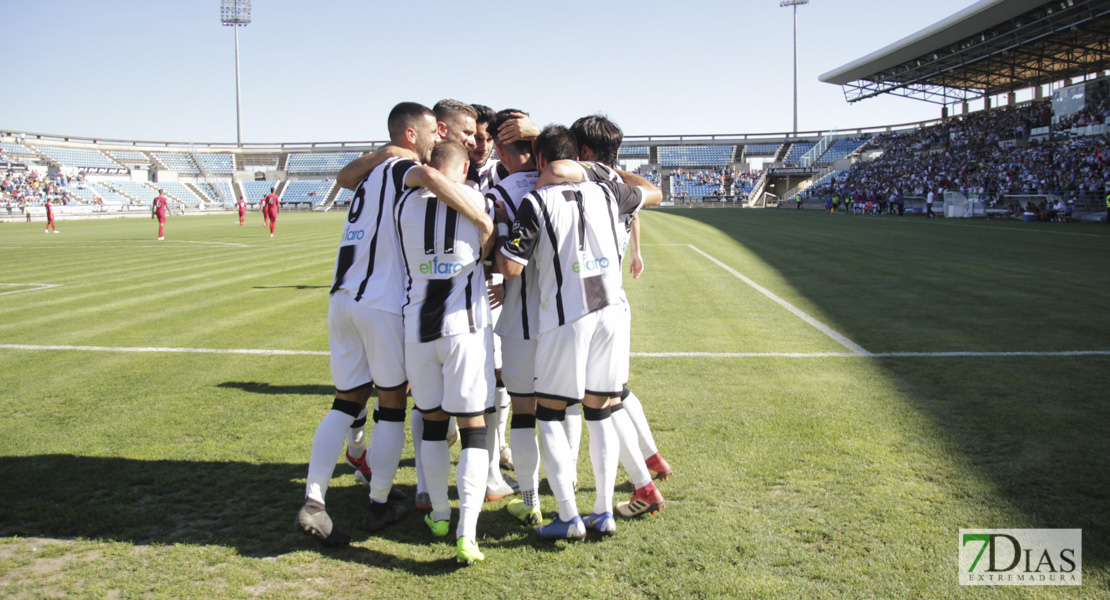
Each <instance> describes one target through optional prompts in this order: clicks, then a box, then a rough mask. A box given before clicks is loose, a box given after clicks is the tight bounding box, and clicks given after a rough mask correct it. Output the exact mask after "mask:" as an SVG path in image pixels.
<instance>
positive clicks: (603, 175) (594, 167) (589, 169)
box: [578, 160, 632, 260]
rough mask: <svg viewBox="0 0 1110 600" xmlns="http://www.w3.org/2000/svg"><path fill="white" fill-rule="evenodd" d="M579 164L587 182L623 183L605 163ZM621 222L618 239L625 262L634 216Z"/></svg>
mask: <svg viewBox="0 0 1110 600" xmlns="http://www.w3.org/2000/svg"><path fill="white" fill-rule="evenodd" d="M578 164H579V165H581V166H582V170H583V171H585V173H586V180H587V181H622V180H621V176H620V174H619V173H617V171H616V169H614V168H613V167H610V166H609V165H607V164H605V163H601V162H591V161H586V160H582V161H578ZM621 221H622V223H623V225H624V226H623V227H621V228H619V229H617V239H618V241H619V247H620V256H621V260H624V255H625V253H626V252H627V251H628V242H629V241H630V240H631V239H632V215H627V216H625V217H623V218H622V219H621Z"/></svg>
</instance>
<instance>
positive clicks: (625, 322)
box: [613, 304, 632, 387]
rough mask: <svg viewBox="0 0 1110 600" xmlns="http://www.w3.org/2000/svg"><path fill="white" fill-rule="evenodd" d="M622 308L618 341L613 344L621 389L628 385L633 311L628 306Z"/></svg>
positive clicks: (614, 366) (617, 334)
mask: <svg viewBox="0 0 1110 600" xmlns="http://www.w3.org/2000/svg"><path fill="white" fill-rule="evenodd" d="M619 306H620V307H621V315H620V318H619V319H617V321H618V322H619V324H618V326H617V332H616V341H614V342H613V368H615V369H616V370H617V379H618V381H620V382H621V387H624V385H625V384H627V383H628V370H629V367H628V360H629V358H628V357H629V355H630V354H631V352H632V311H631V310H630V309H629V306H628V305H627V304H621V305H619Z"/></svg>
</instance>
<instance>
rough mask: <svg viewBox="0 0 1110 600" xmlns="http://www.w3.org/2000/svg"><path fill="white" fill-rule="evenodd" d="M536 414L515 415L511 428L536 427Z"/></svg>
mask: <svg viewBox="0 0 1110 600" xmlns="http://www.w3.org/2000/svg"><path fill="white" fill-rule="evenodd" d="M535 428H536V415H515V414H514V415H513V418H512V423H510V426H509V429H535Z"/></svg>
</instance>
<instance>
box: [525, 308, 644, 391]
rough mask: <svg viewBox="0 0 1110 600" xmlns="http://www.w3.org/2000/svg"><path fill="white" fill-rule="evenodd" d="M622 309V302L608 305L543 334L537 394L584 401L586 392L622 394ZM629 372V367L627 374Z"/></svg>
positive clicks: (538, 354) (538, 351) (539, 346)
mask: <svg viewBox="0 0 1110 600" xmlns="http://www.w3.org/2000/svg"><path fill="white" fill-rule="evenodd" d="M623 310H624V309H623V308H622V307H621V306H620V305H610V306H606V307H605V308H602V309H600V310H596V311H594V312H592V313H590V314H588V315H586V316H584V317H582V318H580V319H578V320H576V321H572V322H570V323H567V324H565V325H560V326H559V327H556V328H555V329H552V330H551V331H548V332H547V333H541V334H540V337H539V339H538V340H537V344H536V396H537V397H539V398H549V399H552V400H563V401H565V402H581V401H582V399H583V398H585V395H586V394H591V395H594V396H603V397H610V398H612V397H617V396H620V395H621V390H622V388H623V387H624V386H623V384H624V381H622V380H621V371H620V369H619V368H618V367H617V365H616V364H615V363H614V360H615V359H617V358H618V356H617V355H618V353H617V352H615V350H616V344H618V343H619V342H620V334H619V333H618V330H619V329H620V328H621V321H622V319H624V318H625V317H624V316H622V315H621V314H620V313H621V312H622V311H623ZM625 355H627V352H626V353H625ZM627 371H628V369H627V367H626V368H625V373H624V374H625V375H627Z"/></svg>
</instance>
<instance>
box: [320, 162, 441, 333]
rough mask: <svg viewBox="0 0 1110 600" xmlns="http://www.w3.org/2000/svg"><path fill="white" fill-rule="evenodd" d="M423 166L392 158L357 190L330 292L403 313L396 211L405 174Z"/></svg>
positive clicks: (402, 273) (372, 173)
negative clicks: (345, 294)
mask: <svg viewBox="0 0 1110 600" xmlns="http://www.w3.org/2000/svg"><path fill="white" fill-rule="evenodd" d="M418 165H419V163H417V162H416V161H412V160H407V159H401V158H390V159H388V160H386V161H385V162H383V163H382V164H380V165H378V166H377V167H376V168H375V169H374V170H373V171H371V172H370V174H369V175H367V176H366V179H364V180H362V183H360V184H359V185H358V188H356V189H355V195H354V197H353V198H352V199H351V206H350V208H348V209H347V223H346V224H345V226H344V227H343V237H342V238H341V239H340V241H339V253H338V254H337V255H336V258H335V280H334V282H333V283H332V287H331V293H333V294H334V293H336V292H338V291H344V292H347V293H349V294H352V295H354V297H355V300H356V301H357V302H359V303H361V304H364V305H365V306H368V307H370V308H373V309H376V310H381V311H385V312H389V313H393V314H396V315H400V314H401V304H402V302H403V301H404V282H405V267H404V264H403V263H402V262H401V250H400V247H399V246H398V244H397V229H396V227H395V226H394V223H393V208H394V206H395V205H396V203H397V200H398V199H399V198H400V197H401V194H402V193H404V191H405V190H406V189H411V188H406V187H405V184H404V181H405V174H406V173H408V171H409V169H411V168H413V167H416V166H418Z"/></svg>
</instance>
